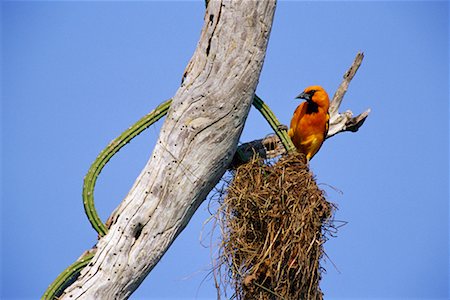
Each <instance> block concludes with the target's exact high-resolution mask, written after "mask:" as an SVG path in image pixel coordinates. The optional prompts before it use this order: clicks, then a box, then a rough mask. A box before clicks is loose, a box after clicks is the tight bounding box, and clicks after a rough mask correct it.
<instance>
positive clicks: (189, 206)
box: [62, 0, 276, 299]
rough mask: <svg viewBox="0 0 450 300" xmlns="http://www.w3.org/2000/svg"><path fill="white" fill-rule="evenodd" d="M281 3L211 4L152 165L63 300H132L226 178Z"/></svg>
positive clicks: (240, 2)
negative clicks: (194, 216)
mask: <svg viewBox="0 0 450 300" xmlns="http://www.w3.org/2000/svg"><path fill="white" fill-rule="evenodd" d="M275 4H276V3H275V1H246V0H241V1H210V3H209V5H208V7H207V10H206V14H205V22H204V26H203V29H202V33H201V37H200V41H199V43H198V45H197V49H196V51H195V53H194V55H193V57H192V59H191V61H190V62H189V64H188V66H187V68H186V70H185V73H184V76H183V82H182V85H181V87H180V88H179V89H178V91H177V93H176V94H175V96H174V97H173V102H172V105H171V107H170V109H169V113H168V115H167V118H166V120H165V122H164V124H163V127H162V129H161V132H160V136H159V139H158V141H157V145H156V146H155V148H154V150H153V153H152V155H151V157H150V160H149V161H148V163H147V164H146V166H145V167H144V169H143V170H142V172H141V174H140V175H139V177H138V178H137V180H136V182H135V183H134V185H133V187H132V188H131V190H130V191H129V193H128V195H127V196H126V197H125V199H124V201H123V202H122V203H121V204H120V206H119V207H118V208H117V209H116V211H115V213H114V218H113V219H112V224H111V227H110V230H109V233H108V234H107V235H106V236H105V237H104V238H102V239H101V240H100V241H99V242H98V244H97V252H96V255H95V257H94V258H93V260H92V262H91V263H90V264H89V266H88V267H86V268H85V269H84V270H83V271H82V272H81V276H80V277H79V278H78V279H77V280H76V281H75V282H74V283H73V284H72V285H71V286H70V287H68V288H67V289H66V290H65V292H64V294H63V296H62V298H63V299H126V298H128V297H129V296H130V295H131V294H132V293H133V291H134V290H135V289H136V288H137V287H138V286H139V284H140V283H141V282H142V281H143V280H144V278H145V277H146V275H147V274H148V273H149V272H150V271H151V270H152V269H153V267H154V266H155V265H156V263H157V262H158V261H159V260H160V258H161V257H162V255H163V254H164V253H165V252H166V251H167V249H168V248H169V246H170V245H171V244H172V242H173V241H174V239H175V238H176V237H177V236H178V234H179V233H180V232H181V231H182V230H183V229H184V227H185V226H186V224H187V223H188V222H189V220H190V219H191V217H192V215H193V213H194V212H195V210H196V209H197V208H198V206H199V205H200V203H201V202H202V201H203V200H204V199H205V197H206V196H207V194H208V193H209V191H210V190H211V189H212V188H213V187H214V186H215V184H216V183H217V182H218V180H219V179H220V178H221V176H222V175H223V173H224V172H225V170H226V168H227V166H228V165H229V164H230V162H231V159H232V158H233V155H234V153H235V150H236V147H237V142H238V139H239V136H240V134H241V132H242V129H243V126H244V122H245V120H246V117H247V114H248V111H249V109H250V106H251V103H252V99H253V95H254V92H255V89H256V86H257V83H258V78H259V74H260V71H261V68H262V64H263V61H264V56H265V51H266V46H267V42H268V39H269V34H270V29H271V25H272V20H273V14H274V10H275ZM180 259H183V258H180Z"/></svg>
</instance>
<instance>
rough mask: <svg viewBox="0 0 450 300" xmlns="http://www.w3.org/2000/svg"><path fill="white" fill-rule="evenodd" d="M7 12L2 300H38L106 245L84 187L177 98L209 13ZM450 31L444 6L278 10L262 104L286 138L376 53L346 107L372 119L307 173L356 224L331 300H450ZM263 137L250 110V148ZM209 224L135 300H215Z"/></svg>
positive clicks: (134, 154) (138, 6) (115, 173)
mask: <svg viewBox="0 0 450 300" xmlns="http://www.w3.org/2000/svg"><path fill="white" fill-rule="evenodd" d="M1 9H2V11H1V14H2V15H1V26H2V84H1V87H2V102H1V103H2V109H1V111H2V118H1V120H2V122H1V126H2V200H1V212H2V216H1V231H2V241H1V271H2V273H1V278H2V280H1V284H2V285H1V297H0V298H1V299H36V298H37V297H39V296H40V295H41V294H42V293H43V291H44V290H45V288H46V287H47V285H48V284H49V283H50V282H51V281H52V280H53V279H54V278H55V276H57V275H58V274H59V272H61V271H62V270H63V269H64V268H66V267H67V266H68V265H69V264H70V263H72V262H73V261H74V260H75V259H76V258H77V257H78V256H79V255H80V254H81V253H82V252H83V251H84V250H86V249H88V248H90V247H91V246H92V245H93V244H95V242H96V234H95V233H94V231H93V230H92V229H91V227H90V225H89V223H88V221H87V219H86V218H85V215H84V212H83V208H82V203H81V186H82V179H83V176H84V174H85V172H86V171H87V170H88V168H89V165H90V164H91V163H92V161H93V160H94V158H95V157H96V155H97V154H98V152H99V151H100V150H101V149H102V148H103V147H104V146H106V145H107V144H108V142H109V141H110V140H112V139H113V138H114V137H116V136H117V135H118V134H119V133H120V132H121V131H123V130H124V129H125V128H127V127H128V126H129V125H130V124H132V123H133V122H135V121H136V120H137V119H139V118H140V117H141V116H143V115H144V114H146V113H147V112H148V111H150V110H151V109H153V108H154V107H155V106H156V105H157V104H159V103H160V102H162V101H163V100H165V99H168V98H170V97H171V96H172V95H174V94H175V92H176V90H177V88H178V87H179V84H180V79H181V76H182V73H183V70H184V68H185V66H186V64H187V62H188V61H189V59H190V57H191V55H192V53H193V51H194V49H195V47H196V44H197V41H198V38H199V34H200V30H201V27H202V24H203V13H204V5H203V2H201V1H198V2H84V1H80V2H34V1H33V2H30V1H17V2H16V1H9V2H2V3H1ZM448 20H449V5H448V3H447V2H444V1H442V2H431V1H426V2H425V1H424V2H404V1H400V2H379V3H377V2H334V1H333V2H319V3H312V2H296V1H291V2H284V1H281V2H279V4H278V7H277V11H276V17H275V21H274V25H273V30H272V33H271V39H270V42H269V47H268V51H267V56H266V61H265V64H264V68H263V72H262V76H261V79H260V83H259V86H258V89H257V93H258V95H259V96H261V97H262V98H263V99H264V100H265V101H266V102H267V103H268V104H269V105H270V106H271V107H272V108H273V110H274V111H275V113H276V114H277V116H278V117H279V119H280V120H281V121H282V122H283V123H285V124H288V123H289V120H290V118H291V116H292V112H293V110H294V109H295V107H296V105H297V104H298V102H297V101H296V100H294V99H293V98H294V97H295V96H296V95H297V94H298V93H299V92H300V91H301V90H302V89H303V88H304V87H306V86H308V85H312V84H320V85H322V86H324V87H325V88H326V89H327V90H328V91H329V93H330V94H333V93H334V91H335V89H336V88H337V86H338V85H339V83H340V81H341V78H342V75H343V73H344V72H345V70H346V69H347V68H348V66H349V65H350V63H351V62H352V60H353V58H354V56H355V54H356V53H357V51H359V50H362V51H364V52H365V55H366V57H365V60H364V62H363V65H362V67H361V69H360V70H359V72H358V74H357V75H356V77H355V79H354V80H353V82H352V84H351V86H350V90H349V92H348V94H347V95H346V97H345V99H344V103H343V105H342V109H343V110H345V109H351V110H353V112H355V113H359V112H362V111H363V110H365V109H366V108H368V107H370V108H371V109H372V113H371V115H370V116H369V118H368V120H367V121H366V123H365V124H364V126H363V127H362V128H361V130H360V131H359V132H358V133H356V134H353V133H345V134H340V135H338V136H336V137H334V138H332V139H330V140H327V141H326V143H325V145H324V146H323V148H322V149H321V151H320V152H319V154H318V155H317V156H316V157H315V158H314V159H313V161H312V170H313V172H314V173H315V175H316V176H317V180H318V182H319V183H321V186H322V187H323V188H324V189H325V190H326V191H327V194H328V198H329V200H330V201H332V202H335V203H337V204H338V205H339V211H338V212H337V215H336V219H338V220H344V221H346V222H348V224H347V225H346V226H344V227H343V228H341V229H340V231H339V233H338V237H337V238H334V239H332V240H330V241H329V242H327V244H326V250H327V254H328V257H329V258H330V259H331V261H332V263H333V264H334V265H335V266H336V267H335V266H333V264H332V263H331V262H330V261H329V260H327V262H326V263H325V267H326V269H327V273H326V274H325V275H324V277H323V280H322V288H323V290H324V292H325V296H326V297H325V298H326V299H348V298H354V299H366V298H367V299H369V298H377V299H387V298H390V299H410V298H418V299H438V298H440V299H448V297H449V273H448V272H449V251H448V250H449V72H448V69H449V47H448V42H449V21H448ZM159 126H160V124H159V125H157V126H155V127H152V128H150V129H149V130H148V131H147V132H146V133H144V134H143V135H142V136H140V137H139V138H138V139H137V140H135V141H133V142H132V143H131V144H130V145H129V146H128V147H127V148H126V149H125V150H124V151H122V152H121V153H119V154H118V156H117V157H115V158H114V159H113V160H112V162H111V163H110V164H109V165H108V166H107V167H106V169H105V171H104V172H103V173H102V176H101V178H100V180H99V184H98V189H97V191H96V199H97V206H98V208H99V210H100V212H101V216H102V217H103V218H104V219H106V218H107V216H108V215H109V213H110V212H111V211H112V210H113V209H114V208H115V207H116V206H117V205H118V203H119V202H120V201H121V199H123V197H124V196H125V195H126V193H127V191H128V189H129V188H130V186H131V184H132V183H133V181H134V178H136V176H137V175H138V173H139V171H140V170H141V168H142V167H143V166H144V164H145V162H146V160H147V158H148V157H149V155H150V153H151V151H152V148H153V144H154V142H155V139H156V138H157V136H158V130H159ZM268 133H270V130H269V127H268V126H267V125H266V124H265V121H264V120H263V119H262V118H261V117H260V116H259V115H258V114H257V113H256V112H255V111H254V110H252V111H251V113H250V117H249V119H248V121H247V123H246V127H245V130H244V133H243V135H242V137H241V141H242V142H246V141H249V140H253V139H256V138H260V137H263V136H265V135H266V134H268ZM329 186H333V187H335V188H336V189H338V190H340V191H342V192H343V193H342V194H341V193H339V192H336V191H335V190H334V189H332V188H330V187H329ZM206 203H207V202H205V204H206ZM208 217H209V213H208V212H207V209H206V205H203V206H201V207H200V208H199V210H198V212H197V213H196V215H195V216H194V218H193V219H192V220H191V223H190V224H189V226H188V227H187V229H186V230H185V231H184V232H183V233H182V234H181V235H180V237H179V238H178V240H177V241H176V242H175V243H174V244H173V246H172V247H171V249H170V250H169V251H168V253H167V254H166V255H165V256H164V258H163V259H162V261H161V262H160V263H159V264H158V265H157V267H156V268H155V269H154V271H153V272H152V273H151V274H150V275H149V276H148V278H147V279H146V280H145V281H144V283H143V284H142V286H141V287H140V288H139V289H138V291H137V292H136V293H135V294H134V295H133V297H132V299H215V297H216V296H215V295H216V294H215V289H214V284H213V282H212V281H211V280H209V279H208V271H209V270H210V262H211V259H210V249H208V248H204V247H203V246H202V245H201V244H200V242H199V237H200V233H201V231H202V225H203V222H204V221H205V220H206V219H207V218H208ZM207 230H208V229H206V231H207ZM205 243H206V244H208V240H206V241H205ZM205 278H206V280H205Z"/></svg>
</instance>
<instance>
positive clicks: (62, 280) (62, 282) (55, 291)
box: [41, 252, 95, 300]
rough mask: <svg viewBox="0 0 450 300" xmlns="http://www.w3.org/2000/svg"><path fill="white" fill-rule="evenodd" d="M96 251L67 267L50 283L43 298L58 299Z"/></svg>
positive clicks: (46, 299)
mask: <svg viewBox="0 0 450 300" xmlns="http://www.w3.org/2000/svg"><path fill="white" fill-rule="evenodd" d="M94 254H95V252H89V253H87V254H86V255H84V256H83V257H81V258H80V259H79V260H77V261H76V262H74V263H73V264H71V265H70V266H69V267H67V269H65V270H64V271H63V272H62V273H61V274H59V276H58V277H56V279H55V281H53V282H52V284H50V286H49V287H48V288H47V290H46V291H45V293H44V295H43V296H42V298H41V299H43V300H54V299H58V297H59V296H61V294H62V293H63V292H64V290H65V289H66V288H67V287H68V286H69V285H70V284H71V283H72V282H73V281H74V280H75V279H76V278H77V277H78V276H79V275H80V272H81V270H83V269H84V267H86V266H87V265H88V264H89V262H90V261H91V260H92V258H93V257H94Z"/></svg>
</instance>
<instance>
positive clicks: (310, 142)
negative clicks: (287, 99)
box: [288, 85, 330, 160]
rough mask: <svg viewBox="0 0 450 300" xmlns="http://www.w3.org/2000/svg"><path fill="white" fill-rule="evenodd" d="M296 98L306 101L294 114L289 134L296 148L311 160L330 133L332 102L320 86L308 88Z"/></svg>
mask: <svg viewBox="0 0 450 300" xmlns="http://www.w3.org/2000/svg"><path fill="white" fill-rule="evenodd" d="M296 98H298V99H305V100H306V102H303V103H301V104H300V105H299V106H298V107H297V109H296V110H295V112H294V116H293V117H292V120H291V127H290V128H289V131H288V134H289V136H290V137H291V139H292V142H293V143H294V145H295V147H296V148H297V150H298V151H300V152H301V153H304V154H305V155H306V158H307V159H308V160H310V159H311V158H312V157H313V156H314V155H315V154H316V153H317V151H319V149H320V147H321V146H322V143H323V141H324V140H325V137H326V136H327V133H328V120H329V119H330V115H329V114H328V108H329V106H330V100H329V99H328V94H327V92H325V90H324V89H323V88H322V87H321V86H318V85H314V86H310V87H307V88H306V89H305V90H304V91H303V93H301V94H300V95H298V96H297V97H296Z"/></svg>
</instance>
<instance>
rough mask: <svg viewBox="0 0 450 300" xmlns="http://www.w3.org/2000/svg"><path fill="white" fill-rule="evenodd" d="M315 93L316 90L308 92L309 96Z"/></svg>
mask: <svg viewBox="0 0 450 300" xmlns="http://www.w3.org/2000/svg"><path fill="white" fill-rule="evenodd" d="M315 92H317V91H316V90H310V91H309V94H311V95H314V93H315Z"/></svg>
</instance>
